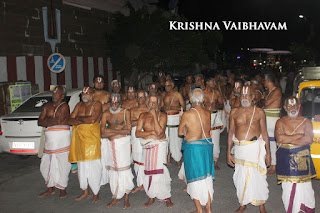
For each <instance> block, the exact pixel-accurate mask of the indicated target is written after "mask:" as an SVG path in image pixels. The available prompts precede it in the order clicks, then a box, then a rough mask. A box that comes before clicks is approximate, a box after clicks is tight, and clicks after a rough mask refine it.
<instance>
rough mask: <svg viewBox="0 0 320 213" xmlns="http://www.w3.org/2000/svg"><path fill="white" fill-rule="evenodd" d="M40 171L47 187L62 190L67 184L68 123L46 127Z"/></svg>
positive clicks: (68, 165)
mask: <svg viewBox="0 0 320 213" xmlns="http://www.w3.org/2000/svg"><path fill="white" fill-rule="evenodd" d="M44 134H45V144H44V150H43V156H42V158H41V164H40V172H41V174H42V176H43V178H44V180H45V181H46V185H47V187H56V188H58V189H62V190H64V189H65V188H66V187H67V185H68V180H69V173H70V169H71V163H69V161H68V156H69V150H70V141H71V132H70V126H68V125H57V126H51V127H48V128H46V130H45V133H44Z"/></svg>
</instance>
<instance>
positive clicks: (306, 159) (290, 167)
mask: <svg viewBox="0 0 320 213" xmlns="http://www.w3.org/2000/svg"><path fill="white" fill-rule="evenodd" d="M300 107H301V106H300V104H299V102H298V99H297V98H295V97H291V98H288V99H287V100H286V101H285V105H284V109H285V110H286V111H287V113H288V115H287V116H284V117H282V118H280V119H279V120H278V121H277V123H276V127H275V136H276V138H277V145H278V147H279V148H278V149H277V175H278V184H280V183H281V185H282V202H283V204H284V208H285V210H286V212H315V198H314V191H313V188H312V183H311V179H312V178H314V177H315V176H316V171H315V168H314V165H313V161H312V159H311V156H310V145H311V144H312V142H313V128H312V123H311V121H310V120H309V119H307V118H304V117H302V116H299V115H298V114H299V110H300ZM292 197H294V199H291V198H292Z"/></svg>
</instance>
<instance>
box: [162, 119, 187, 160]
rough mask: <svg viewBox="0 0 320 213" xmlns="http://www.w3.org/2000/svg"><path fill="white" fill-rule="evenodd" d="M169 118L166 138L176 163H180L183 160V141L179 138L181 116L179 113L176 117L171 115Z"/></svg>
mask: <svg viewBox="0 0 320 213" xmlns="http://www.w3.org/2000/svg"><path fill="white" fill-rule="evenodd" d="M167 116H168V119H167V128H166V136H167V139H168V141H169V148H170V152H171V156H172V158H173V159H174V160H175V161H177V162H178V161H180V160H181V158H182V152H181V145H182V140H183V139H182V138H180V137H179V136H178V127H179V123H180V115H179V113H177V114H174V115H171V114H170V113H169V114H168V115H167Z"/></svg>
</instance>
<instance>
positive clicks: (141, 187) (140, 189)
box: [131, 185, 144, 193]
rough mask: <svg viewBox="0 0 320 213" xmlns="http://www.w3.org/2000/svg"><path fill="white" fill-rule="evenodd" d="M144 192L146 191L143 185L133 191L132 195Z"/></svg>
mask: <svg viewBox="0 0 320 213" xmlns="http://www.w3.org/2000/svg"><path fill="white" fill-rule="evenodd" d="M143 190H144V188H143V185H141V186H139V187H137V188H135V189H134V190H132V192H131V193H136V192H138V191H143Z"/></svg>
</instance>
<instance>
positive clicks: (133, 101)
mask: <svg viewBox="0 0 320 213" xmlns="http://www.w3.org/2000/svg"><path fill="white" fill-rule="evenodd" d="M137 106H138V102H137V94H136V89H135V88H134V87H128V91H127V100H125V101H123V104H122V108H124V109H131V108H133V107H137Z"/></svg>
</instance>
